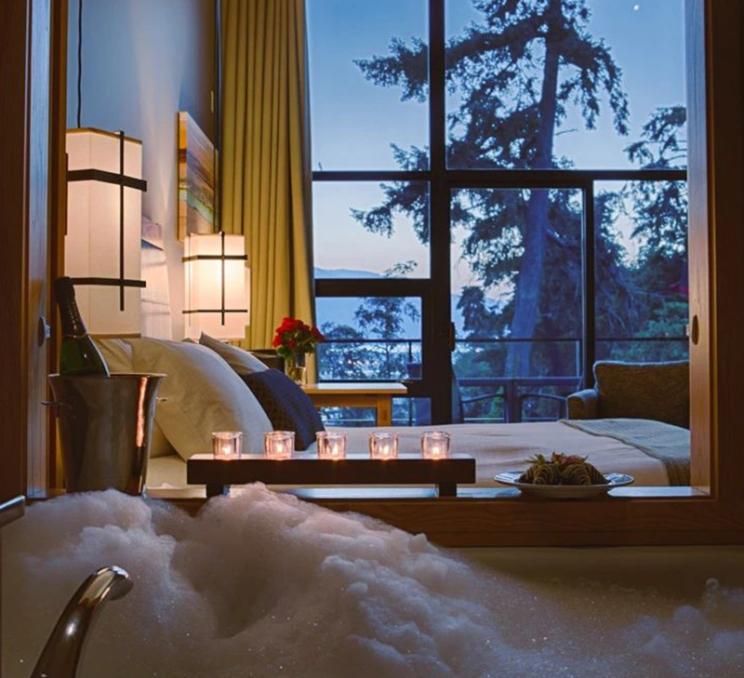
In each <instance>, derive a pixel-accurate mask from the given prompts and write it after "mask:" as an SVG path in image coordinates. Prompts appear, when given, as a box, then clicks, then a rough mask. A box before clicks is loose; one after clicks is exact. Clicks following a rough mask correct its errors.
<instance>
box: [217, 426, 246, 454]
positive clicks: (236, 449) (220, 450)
mask: <svg viewBox="0 0 744 678" xmlns="http://www.w3.org/2000/svg"><path fill="white" fill-rule="evenodd" d="M242 452H243V432H242V431H215V432H214V433H212V454H213V455H214V458H215V459H240V455H241V453H242Z"/></svg>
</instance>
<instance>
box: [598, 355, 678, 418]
mask: <svg viewBox="0 0 744 678" xmlns="http://www.w3.org/2000/svg"><path fill="white" fill-rule="evenodd" d="M594 377H595V379H596V382H597V391H599V416H600V417H602V418H604V419H607V418H611V419H612V418H629V419H653V420H655V421H663V422H665V423H667V424H672V425H674V426H681V427H683V428H689V427H690V387H689V383H690V367H689V363H688V362H687V361H679V362H666V363H626V362H619V361H610V360H604V361H598V362H597V363H595V365H594Z"/></svg>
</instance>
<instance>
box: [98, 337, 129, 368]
mask: <svg viewBox="0 0 744 678" xmlns="http://www.w3.org/2000/svg"><path fill="white" fill-rule="evenodd" d="M94 341H95V343H96V345H97V346H98V349H99V350H100V351H101V355H102V356H103V359H104V360H105V361H106V363H107V364H108V368H109V372H133V371H134V368H133V367H132V347H131V345H130V344H129V343H128V342H127V341H126V340H125V339H94Z"/></svg>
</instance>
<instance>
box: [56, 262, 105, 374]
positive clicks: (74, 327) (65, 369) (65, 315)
mask: <svg viewBox="0 0 744 678" xmlns="http://www.w3.org/2000/svg"><path fill="white" fill-rule="evenodd" d="M54 292H55V294H56V296H57V305H58V306H59V315H60V318H61V320H62V348H61V351H60V356H59V373H60V374H75V375H79V374H100V375H104V376H106V377H108V376H109V369H108V365H107V364H106V361H105V360H104V358H103V356H102V355H101V352H100V351H99V350H98V347H97V346H96V345H95V344H94V343H93V340H92V339H91V338H90V335H89V334H88V332H87V330H86V329H85V323H84V322H83V319H82V318H81V317H80V310H79V309H78V306H77V303H76V302H75V288H74V287H73V284H72V280H71V279H70V278H68V277H66V276H64V277H61V278H57V279H56V280H55V281H54Z"/></svg>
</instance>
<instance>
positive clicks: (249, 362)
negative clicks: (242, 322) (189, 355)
mask: <svg viewBox="0 0 744 678" xmlns="http://www.w3.org/2000/svg"><path fill="white" fill-rule="evenodd" d="M199 343H200V344H201V345H202V346H206V347H207V348H210V349H212V350H213V351H214V352H215V353H217V354H218V355H219V356H220V358H222V359H223V360H225V361H226V362H227V364H228V365H230V367H232V368H233V369H234V370H235V371H236V372H237V373H238V374H254V373H255V372H265V371H266V370H268V369H269V368H268V367H267V366H266V365H265V364H264V363H262V362H261V361H260V360H259V359H258V358H256V356H254V355H253V354H252V353H250V352H249V351H244V350H243V349H242V348H238V347H237V346H231V345H230V344H225V343H223V342H221V341H220V340H219V339H213V338H212V337H210V336H209V335H207V334H204V332H202V335H201V337H199Z"/></svg>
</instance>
